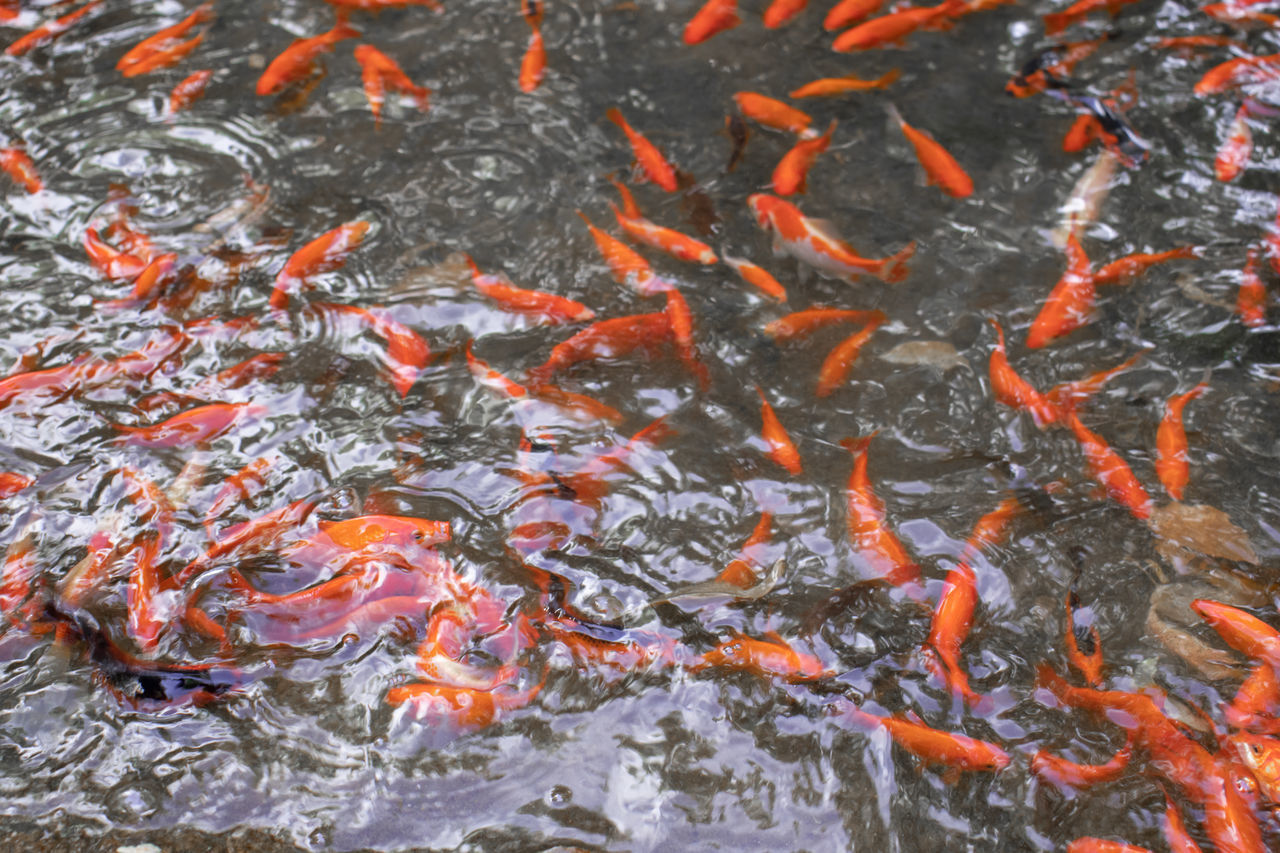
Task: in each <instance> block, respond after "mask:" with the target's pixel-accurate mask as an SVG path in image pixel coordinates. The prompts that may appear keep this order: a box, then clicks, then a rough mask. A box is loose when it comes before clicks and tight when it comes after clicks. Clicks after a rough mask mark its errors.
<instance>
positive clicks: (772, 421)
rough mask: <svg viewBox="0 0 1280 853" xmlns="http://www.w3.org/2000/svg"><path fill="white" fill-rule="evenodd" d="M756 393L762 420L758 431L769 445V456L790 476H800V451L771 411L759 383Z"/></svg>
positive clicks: (801, 469) (801, 470)
mask: <svg viewBox="0 0 1280 853" xmlns="http://www.w3.org/2000/svg"><path fill="white" fill-rule="evenodd" d="M756 394H758V395H759V396H760V418H761V420H762V421H763V426H762V427H761V429H760V433H761V435H763V436H764V441H765V444H767V445H769V458H770V459H772V460H773V461H774V462H777V463H778V464H779V465H781V466H782V467H783V468H786V469H787V471H788V472H790V474H791V476H793V477H798V476H800V475H801V474H802V473H804V467H803V466H802V465H801V464H800V451H798V450H796V446H795V445H794V444H792V443H791V437H790V436H789V435H787V431H786V430H785V429H783V427H782V422H781V421H779V420H778V416H777V415H775V414H774V413H773V406H770V405H769V401H768V400H767V399H765V396H764V391H762V390H761V389H760V386H759V385H757V386H756Z"/></svg>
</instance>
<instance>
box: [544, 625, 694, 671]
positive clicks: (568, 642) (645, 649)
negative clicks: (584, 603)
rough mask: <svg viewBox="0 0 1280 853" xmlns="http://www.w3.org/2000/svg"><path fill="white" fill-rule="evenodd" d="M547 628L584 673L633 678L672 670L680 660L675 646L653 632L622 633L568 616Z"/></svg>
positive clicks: (546, 626)
mask: <svg viewBox="0 0 1280 853" xmlns="http://www.w3.org/2000/svg"><path fill="white" fill-rule="evenodd" d="M544 627H545V628H546V629H547V631H548V633H550V635H551V637H552V639H554V640H555V641H556V642H557V643H559V644H560V645H561V646H563V647H564V649H565V651H567V652H568V653H569V654H570V656H571V657H572V658H573V661H574V664H575V665H577V666H578V667H580V668H583V669H586V668H591V669H595V670H599V669H605V670H612V671H614V672H616V673H619V674H631V673H638V672H641V671H644V670H648V669H653V668H656V667H665V666H672V665H674V664H675V663H676V660H677V650H676V646H675V644H674V643H673V642H672V641H671V640H670V639H668V638H666V637H663V636H661V635H660V634H655V633H652V632H649V631H619V630H617V629H613V628H605V627H603V626H597V625H593V624H591V623H587V622H582V621H579V620H577V619H573V618H571V617H568V616H567V615H566V616H560V617H558V618H555V619H553V620H551V621H548V622H547V623H546V624H545V625H544Z"/></svg>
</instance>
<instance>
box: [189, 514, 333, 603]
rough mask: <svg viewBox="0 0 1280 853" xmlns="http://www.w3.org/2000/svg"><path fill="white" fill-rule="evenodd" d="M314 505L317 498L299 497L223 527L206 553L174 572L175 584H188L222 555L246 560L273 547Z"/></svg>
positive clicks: (304, 517) (301, 520)
mask: <svg viewBox="0 0 1280 853" xmlns="http://www.w3.org/2000/svg"><path fill="white" fill-rule="evenodd" d="M315 508H316V502H315V501H314V500H306V499H303V500H297V501H294V502H293V503H290V504H286V505H285V506H282V507H279V508H278V509H274V510H272V511H271V512H268V513H266V514H264V515H259V516H257V517H255V518H251V519H249V520H248V521H244V522H241V523H239V524H232V525H229V526H228V527H225V528H223V530H222V531H221V533H220V534H219V535H218V536H216V537H214V541H213V544H211V545H210V546H209V547H208V548H206V549H205V550H204V553H203V554H201V555H200V556H198V557H196V558H195V559H194V560H192V561H191V562H190V563H188V564H187V565H186V566H184V567H183V568H182V569H180V570H179V571H178V572H176V573H175V574H174V576H173V580H174V583H175V584H176V585H177V586H179V587H181V586H185V585H186V584H187V582H188V581H189V580H191V579H192V578H193V577H195V576H197V575H198V574H200V573H201V572H203V571H204V570H205V569H207V568H208V567H209V566H210V565H211V564H212V562H213V561H214V560H216V559H218V558H219V557H225V556H228V555H232V556H235V557H238V558H241V559H243V558H244V557H248V556H251V555H252V554H254V553H257V552H259V551H262V550H266V549H268V548H270V547H272V546H274V545H275V544H276V543H277V542H278V541H279V540H280V538H281V537H283V536H284V535H285V534H287V533H291V532H293V530H294V529H295V528H296V527H297V526H298V525H299V524H301V523H302V522H303V521H305V520H306V519H307V517H308V516H309V515H311V513H312V511H313V510H314V509H315Z"/></svg>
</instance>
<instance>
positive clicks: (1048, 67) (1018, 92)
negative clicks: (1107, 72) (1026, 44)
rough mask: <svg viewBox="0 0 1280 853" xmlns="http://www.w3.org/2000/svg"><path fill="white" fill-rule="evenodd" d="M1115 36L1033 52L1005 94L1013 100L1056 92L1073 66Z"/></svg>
mask: <svg viewBox="0 0 1280 853" xmlns="http://www.w3.org/2000/svg"><path fill="white" fill-rule="evenodd" d="M1116 35H1117V34H1116V33H1114V32H1108V33H1105V34H1103V35H1102V36H1099V37H1098V38H1096V39H1090V40H1088V41H1076V42H1063V43H1060V44H1055V45H1053V46H1052V47H1048V48H1045V49H1044V50H1041V51H1039V52H1037V53H1036V54H1035V55H1034V56H1032V57H1031V58H1030V59H1028V60H1027V61H1026V62H1025V63H1023V66H1022V68H1021V69H1020V70H1019V71H1018V73H1017V74H1015V75H1014V77H1013V79H1011V80H1010V81H1009V82H1008V83H1006V84H1005V87H1004V90H1005V92H1006V93H1008V94H1010V95H1012V96H1013V97H1015V98H1029V97H1031V96H1032V95H1035V94H1039V93H1040V92H1043V91H1044V90H1045V89H1047V88H1049V87H1051V86H1052V87H1054V88H1058V87H1061V86H1065V85H1067V76H1068V75H1070V74H1071V72H1072V71H1074V70H1075V67H1076V65H1078V64H1079V63H1080V62H1081V61H1082V60H1084V59H1087V58H1088V57H1090V56H1092V55H1093V53H1094V52H1095V51H1096V50H1097V49H1098V48H1099V47H1101V46H1102V45H1103V44H1105V43H1106V42H1108V41H1110V40H1112V39H1114V38H1116Z"/></svg>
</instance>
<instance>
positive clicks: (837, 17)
mask: <svg viewBox="0 0 1280 853" xmlns="http://www.w3.org/2000/svg"><path fill="white" fill-rule="evenodd" d="M883 5H884V0H840V2H839V3H837V4H836V5H834V6H832V7H831V11H829V12H827V16H826V17H825V18H823V20H822V28H823V29H824V30H826V31H827V32H831V31H832V30H842V29H844V28H845V27H847V26H850V25H851V24H856V23H858V22H859V21H861V20H862V19H863V18H865V17H867V16H868V15H870V14H871V13H872V12H877V11H879V9H880V7H881V6H883ZM791 97H793V98H794V97H796V95H795V94H794V93H792V95H791Z"/></svg>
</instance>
